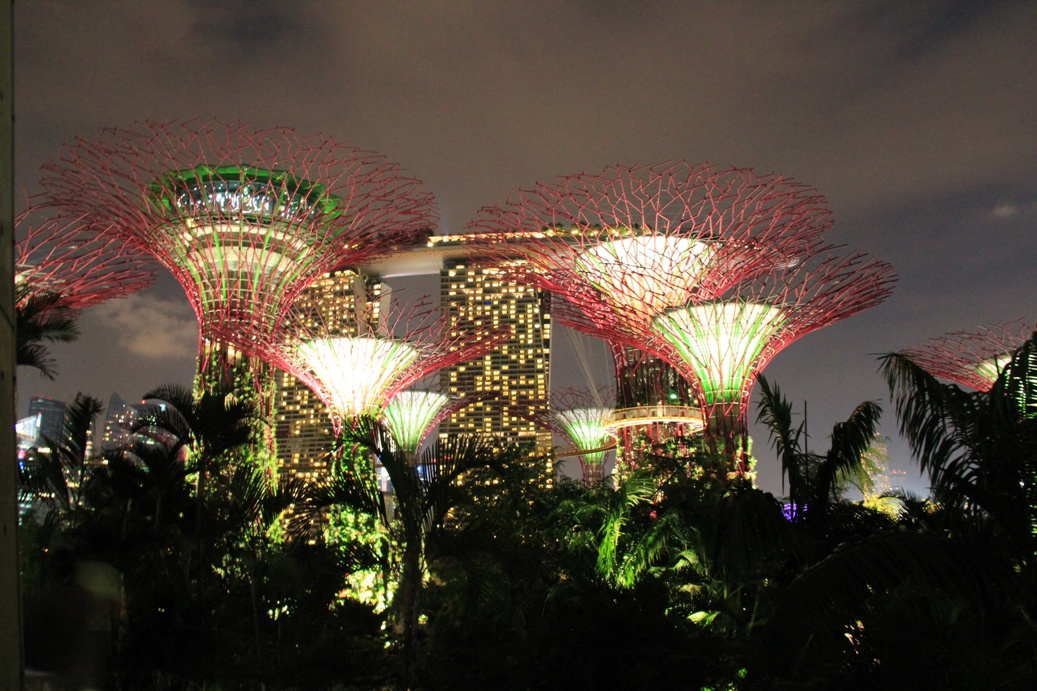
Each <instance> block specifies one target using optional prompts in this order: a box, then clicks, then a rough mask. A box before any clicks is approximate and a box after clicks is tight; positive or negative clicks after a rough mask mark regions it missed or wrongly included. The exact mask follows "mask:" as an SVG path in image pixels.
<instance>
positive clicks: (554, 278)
mask: <svg viewBox="0 0 1037 691" xmlns="http://www.w3.org/2000/svg"><path fill="white" fill-rule="evenodd" d="M830 226H831V212H830V211H829V210H828V208H827V204H826V202H825V200H824V198H823V197H821V196H820V195H819V194H817V192H816V191H815V190H813V189H812V188H809V187H807V186H805V185H802V184H799V183H796V182H794V181H791V180H786V179H783V178H781V177H778V176H774V175H765V176H761V175H758V174H756V173H754V172H753V171H751V170H744V169H736V168H728V169H718V168H716V167H714V166H711V165H709V164H704V163H703V164H698V165H690V164H688V163H685V162H676V163H665V164H661V165H656V166H634V167H622V166H616V167H612V168H608V169H606V170H605V171H604V172H603V173H601V174H600V175H586V174H582V175H574V176H570V177H565V178H561V179H560V180H559V181H558V182H557V183H555V184H552V185H546V184H538V185H536V186H534V188H533V189H532V190H530V191H520V192H518V193H516V194H515V195H513V196H512V197H511V198H510V199H509V200H508V202H507V203H506V204H504V205H502V206H496V207H486V208H484V209H482V210H481V211H480V213H479V215H478V216H477V218H476V219H475V220H474V221H472V222H471V223H470V224H469V229H471V230H472V231H473V232H482V233H491V234H498V235H500V234H507V233H516V232H518V233H521V234H522V235H523V236H524V239H523V240H522V241H521V242H512V243H510V244H509V245H508V246H507V247H502V248H500V252H499V255H500V256H501V258H502V263H506V264H507V265H508V266H509V267H510V268H511V269H512V271H513V272H514V273H515V274H516V276H517V277H518V278H519V279H520V280H523V281H526V282H529V283H532V284H534V285H537V286H538V287H540V288H543V289H545V290H548V291H550V292H552V293H556V294H559V295H562V296H563V297H565V298H566V299H568V300H569V301H571V302H575V303H577V304H580V303H582V302H585V301H589V302H590V303H592V304H596V303H602V304H603V305H604V306H605V307H607V308H609V309H610V310H611V311H614V312H620V313H629V315H628V318H630V317H631V316H637V315H642V314H645V313H657V312H659V311H662V310H663V309H665V308H667V307H671V306H674V305H681V304H686V303H687V302H688V301H689V300H690V299H692V298H693V297H695V296H697V295H699V294H701V293H703V292H713V293H716V292H721V291H723V290H724V289H725V288H727V287H729V286H731V285H733V284H735V283H737V282H738V281H739V280H741V279H742V278H743V277H745V276H749V275H754V274H755V273H759V272H766V271H769V270H770V269H771V268H772V267H773V266H775V265H788V264H795V263H796V262H798V261H801V260H802V259H803V258H804V257H806V256H809V255H810V254H812V253H815V252H817V251H819V250H820V247H821V242H822V236H823V233H824V232H825V231H826V230H827V229H828V228H829V227H830ZM501 236H503V235H501ZM488 249H489V251H490V252H492V251H493V245H492V244H491V245H490V247H489V248H488ZM516 256H518V257H520V258H521V259H522V261H520V262H515V261H509V260H513V258H514V257H516ZM645 300H648V302H645Z"/></svg>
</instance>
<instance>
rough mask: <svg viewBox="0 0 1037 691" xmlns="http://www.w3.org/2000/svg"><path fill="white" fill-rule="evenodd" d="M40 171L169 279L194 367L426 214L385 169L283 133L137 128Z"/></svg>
mask: <svg viewBox="0 0 1037 691" xmlns="http://www.w3.org/2000/svg"><path fill="white" fill-rule="evenodd" d="M42 170H43V178H42V184H43V187H44V189H45V191H46V193H47V195H48V197H49V200H50V201H51V203H53V204H54V205H56V206H58V207H60V208H62V209H65V210H66V211H67V212H68V213H71V214H73V215H77V216H79V217H82V218H83V219H84V221H86V222H88V223H90V224H91V226H93V227H98V228H104V229H105V233H106V234H108V235H109V236H112V237H115V238H118V240H119V241H120V242H122V243H123V244H124V245H125V246H126V248H127V249H130V250H136V251H141V252H145V253H148V254H151V255H152V256H154V257H155V259H156V260H157V261H158V262H159V263H161V264H162V265H163V266H164V267H165V268H166V269H168V270H169V271H170V272H171V273H172V274H173V276H174V277H175V278H176V279H177V280H178V281H179V282H180V284H181V285H182V286H183V288H184V291H185V292H186V293H187V297H188V300H189V301H190V302H191V306H192V307H193V308H194V311H195V314H196V315H197V317H198V323H199V327H200V328H199V332H200V333H199V338H200V350H201V354H202V357H201V358H200V363H199V371H200V373H201V374H204V373H205V372H206V371H207V369H208V368H209V367H210V366H211V365H213V364H216V361H218V360H219V359H221V358H223V359H225V358H226V357H227V354H226V352H225V350H224V349H223V348H221V347H220V346H221V345H222V344H227V343H229V344H231V345H235V346H236V347H240V346H241V344H239V343H237V342H238V341H239V340H240V339H241V334H246V333H247V334H256V333H258V334H260V335H262V336H264V337H267V336H272V335H273V334H274V333H276V332H277V331H278V329H279V328H281V326H282V325H283V323H284V320H285V318H286V316H287V314H288V310H289V308H290V306H291V305H292V303H293V302H294V300H295V299H296V298H297V297H298V296H299V294H300V293H301V292H302V291H303V290H305V289H306V288H307V287H308V286H309V285H311V284H312V283H313V281H315V280H316V279H317V278H319V277H320V276H321V275H322V274H324V273H325V272H327V271H330V270H331V269H334V268H337V267H340V266H349V265H354V264H357V263H360V262H363V261H367V260H370V259H371V258H372V257H375V256H379V255H382V254H387V253H389V252H391V251H392V250H393V249H394V248H395V247H396V246H398V245H401V244H412V243H416V242H420V241H421V240H422V239H423V238H424V237H425V236H426V235H427V233H428V232H429V229H430V228H432V227H433V226H434V224H435V221H436V213H435V207H434V204H433V202H432V197H431V194H430V193H428V192H426V191H425V190H424V189H423V188H422V186H421V184H420V183H418V182H417V181H416V180H414V179H412V178H408V177H405V176H403V175H402V174H401V172H400V169H399V167H398V166H396V165H395V164H391V163H387V162H386V161H385V160H384V159H383V158H382V157H381V156H379V155H376V154H373V153H370V152H366V151H361V150H359V149H356V148H354V147H351V146H347V145H344V144H341V143H337V142H335V141H333V140H331V139H328V138H326V137H323V136H317V137H303V136H301V135H299V134H297V133H296V132H295V131H293V130H291V129H286V128H272V129H265V130H253V129H250V128H248V127H246V126H245V125H243V124H241V123H237V122H232V123H221V122H216V121H209V122H204V123H169V124H159V123H152V122H145V123H141V124H139V125H138V126H136V127H135V128H132V129H107V130H105V131H104V132H103V134H102V135H101V137H100V139H98V140H97V141H93V142H88V141H85V140H77V141H75V142H74V143H71V144H68V145H66V146H65V147H64V148H63V150H62V152H61V156H60V158H58V159H56V160H52V161H50V162H48V163H47V164H45V165H44V166H43V168H42ZM230 359H233V355H231V356H230ZM222 364H226V363H225V362H224V363H222Z"/></svg>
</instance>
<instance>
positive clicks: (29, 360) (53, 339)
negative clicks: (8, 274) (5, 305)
mask: <svg viewBox="0 0 1037 691" xmlns="http://www.w3.org/2000/svg"><path fill="white" fill-rule="evenodd" d="M20 290H22V291H24V290H25V289H24V288H22V289H20ZM17 303H18V304H17V308H16V309H15V313H16V317H15V318H16V323H15V358H16V362H17V364H19V365H25V366H26V367H32V368H34V369H37V370H39V372H40V374H41V375H42V376H44V377H46V378H47V379H54V378H55V377H57V370H56V369H55V363H54V357H53V356H52V355H51V353H50V349H49V348H48V347H47V344H49V343H70V342H72V341H74V340H76V339H77V338H79V327H78V326H77V325H76V312H75V311H74V310H71V309H69V308H68V307H66V306H65V304H64V300H63V298H62V297H61V295H59V294H57V293H36V294H26V295H25V296H24V297H22V298H21V299H19V300H18V301H17Z"/></svg>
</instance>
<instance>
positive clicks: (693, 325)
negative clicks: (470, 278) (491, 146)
mask: <svg viewBox="0 0 1037 691" xmlns="http://www.w3.org/2000/svg"><path fill="white" fill-rule="evenodd" d="M830 225H831V214H830V212H829V211H828V208H827V205H826V203H825V201H824V199H823V197H821V196H820V195H819V194H818V193H817V192H816V191H815V190H813V189H812V188H809V187H806V186H804V185H802V184H799V183H796V182H794V181H790V180H786V179H783V178H781V177H778V176H775V175H764V176H761V175H757V174H756V173H754V172H752V171H749V170H742V169H734V168H730V169H717V168H715V167H713V166H710V165H708V164H699V165H694V166H693V165H688V164H686V163H668V164H663V165H659V166H652V167H633V168H626V167H612V168H608V169H606V170H605V171H604V172H603V173H602V174H600V175H593V176H592V175H586V174H582V175H575V176H571V177H567V178H562V179H561V180H560V181H559V182H557V183H555V184H553V185H543V184H540V185H537V186H535V187H534V189H533V190H531V191H528V192H527V191H523V192H519V193H518V194H516V195H514V196H513V197H512V198H511V199H509V200H508V202H507V203H505V204H504V205H501V206H496V207H488V208H485V209H483V210H481V211H480V214H479V216H478V217H477V218H476V219H475V220H474V221H473V222H472V223H471V224H470V227H471V228H473V229H478V230H481V231H483V232H491V233H492V232H497V233H501V232H516V231H521V232H525V233H527V234H528V236H529V239H528V240H527V241H526V242H524V243H522V244H520V245H519V246H517V247H509V248H508V251H509V252H511V253H514V252H516V251H517V252H518V253H519V254H521V255H522V256H523V258H524V259H525V261H524V262H510V263H505V262H502V266H510V267H513V268H512V270H513V271H514V272H515V274H516V275H517V276H518V277H519V279H520V280H525V281H529V282H531V283H533V284H535V285H538V286H540V287H542V288H545V289H547V290H549V291H551V292H552V293H554V294H556V295H558V296H560V297H561V298H563V300H561V301H559V302H560V303H561V304H560V305H559V306H558V308H557V309H556V311H555V315H554V316H555V318H556V319H557V320H558V321H559V322H561V323H565V324H567V325H569V326H572V327H574V328H576V329H578V330H581V331H584V332H586V333H590V334H592V335H595V336H599V337H603V338H605V339H606V340H608V341H609V342H610V343H612V344H613V345H614V347H615V346H617V345H624V346H630V347H632V348H636V349H639V350H644V351H645V352H647V353H649V354H652V355H656V356H658V357H660V358H662V359H663V360H664V361H665V362H667V363H669V364H670V365H672V366H673V367H674V368H676V369H677V370H678V371H679V372H680V373H681V374H682V375H683V376H684V377H685V379H686V380H687V381H688V382H689V383H690V384H691V385H692V386H693V387H694V389H695V392H696V395H697V399H698V403H699V405H700V406H701V408H702V412H703V415H704V417H705V420H706V423H707V437H708V438H709V440H710V441H711V444H712V445H713V447H714V449H716V448H717V442H718V440H722V441H723V448H724V450H725V452H726V453H727V455H728V456H729V457H730V458H732V459H737V473H738V474H741V475H744V474H746V473H747V471H748V468H747V460H748V459H747V453H746V444H747V439H746V429H747V421H746V404H747V402H748V397H749V394H750V391H751V388H752V385H753V383H754V382H755V379H756V375H757V373H758V372H759V371H760V370H761V369H762V368H763V367H764V366H765V365H766V364H767V362H769V361H770V359H771V358H772V357H773V356H774V355H775V354H776V353H777V352H778V351H780V350H781V349H782V348H783V347H784V346H786V345H788V344H789V343H791V342H792V341H794V340H796V339H797V338H799V337H801V336H803V335H804V334H806V333H809V332H810V331H813V330H815V329H817V328H820V327H821V326H825V325H827V324H830V323H832V322H834V321H837V320H839V319H843V318H845V317H848V316H850V315H852V314H854V313H856V312H859V311H860V310H863V309H866V308H868V307H871V306H873V305H875V304H878V303H879V302H881V301H882V300H884V299H885V298H886V296H888V294H889V292H890V290H891V289H892V284H893V282H894V280H895V275H894V273H893V271H892V268H891V267H890V266H889V265H888V264H886V263H884V262H881V261H877V260H868V259H867V258H866V257H865V256H864V255H863V254H861V253H859V252H854V253H849V254H846V255H839V254H837V253H836V252H835V251H836V249H837V248H835V247H832V246H826V245H825V244H824V238H823V234H824V232H825V231H827V230H828V228H829V227H830ZM491 248H492V245H491ZM739 439H741V440H742V441H741V442H740V443H739V442H738V440H739Z"/></svg>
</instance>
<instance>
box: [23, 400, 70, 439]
mask: <svg viewBox="0 0 1037 691" xmlns="http://www.w3.org/2000/svg"><path fill="white" fill-rule="evenodd" d="M34 415H38V416H39V427H38V428H37V430H38V432H37V436H36V445H37V446H47V445H48V444H47V440H54V441H57V440H60V439H61V434H62V432H63V431H64V428H65V402H64V401H55V400H54V399H52V398H42V397H40V396H34V397H32V398H30V399H29V417H32V416H34Z"/></svg>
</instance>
